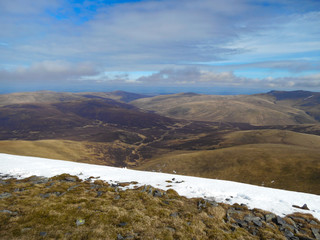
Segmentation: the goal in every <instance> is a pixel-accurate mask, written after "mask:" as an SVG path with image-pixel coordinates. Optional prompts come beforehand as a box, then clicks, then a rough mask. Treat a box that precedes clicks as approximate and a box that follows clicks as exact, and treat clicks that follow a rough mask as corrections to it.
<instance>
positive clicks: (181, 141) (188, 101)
mask: <svg viewBox="0 0 320 240" xmlns="http://www.w3.org/2000/svg"><path fill="white" fill-rule="evenodd" d="M294 96H295V97H294ZM311 96H312V97H311ZM0 100H1V101H0V152H2V153H8V154H16V155H24V156H36V157H49V158H53V159H62V160H68V161H75V162H82V163H91V164H99V165H107V166H116V167H128V168H132V169H139V170H148V171H159V172H167V173H173V172H176V173H178V174H185V175H190V176H198V177H206V178H213V179H223V180H232V181H238V182H243V183H249V184H254V185H259V186H267V187H273V188H280V189H287V190H294V191H301V192H308V193H314V194H320V192H319V188H318V186H319V184H320V177H319V176H320V147H319V146H320V123H319V120H318V119H319V115H318V114H319V108H320V107H319V106H320V101H319V93H311V92H303V91H302V92H298V93H297V92H276V91H273V92H269V93H266V94H256V95H239V96H212V95H199V94H193V93H182V94H174V95H160V96H154V97H152V96H146V95H139V94H133V93H126V92H120V91H118V92H111V93H55V92H47V91H45V92H32V93H15V94H3V95H0Z"/></svg>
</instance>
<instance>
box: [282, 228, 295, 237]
mask: <svg viewBox="0 0 320 240" xmlns="http://www.w3.org/2000/svg"><path fill="white" fill-rule="evenodd" d="M284 236H285V237H286V238H288V239H291V238H292V237H294V234H293V232H291V231H290V230H288V229H285V230H284Z"/></svg>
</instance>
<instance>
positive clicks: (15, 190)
mask: <svg viewBox="0 0 320 240" xmlns="http://www.w3.org/2000/svg"><path fill="white" fill-rule="evenodd" d="M24 190H25V189H24V188H16V189H14V190H13V191H14V192H23V191H24Z"/></svg>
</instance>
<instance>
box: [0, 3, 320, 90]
mask: <svg viewBox="0 0 320 240" xmlns="http://www.w3.org/2000/svg"><path fill="white" fill-rule="evenodd" d="M319 26H320V1H318V0H314V1H312V0H304V1H300V0H265V1H264V0H255V1H253V0H225V1H220V0H200V1H194V0H140V1H138V0H136V1H125V0H122V1H117V0H109V1H103V0H98V1H90V0H81V1H80V0H74V1H67V0H50V1H45V0H10V1H7V0H0V29H1V31H0V86H1V89H0V92H2V93H4V92H13V91H32V90H57V91H112V90H117V89H121V90H126V91H139V92H145V93H157V92H162V93H169V92H179V91H196V92H204V93H223V94H225V93H227V94H228V93H230V94H236V93H254V92H265V91H269V90H272V89H279V90H297V89H303V90H312V91H320V28H319Z"/></svg>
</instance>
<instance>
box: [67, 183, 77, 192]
mask: <svg viewBox="0 0 320 240" xmlns="http://www.w3.org/2000/svg"><path fill="white" fill-rule="evenodd" d="M79 186H80V185H79V184H77V185H73V186H71V187H69V188H68V189H67V191H68V192H69V191H71V190H72V189H75V188H77V187H79Z"/></svg>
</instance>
